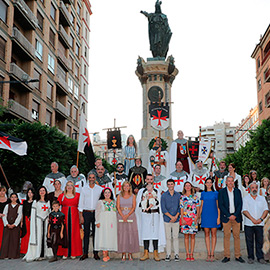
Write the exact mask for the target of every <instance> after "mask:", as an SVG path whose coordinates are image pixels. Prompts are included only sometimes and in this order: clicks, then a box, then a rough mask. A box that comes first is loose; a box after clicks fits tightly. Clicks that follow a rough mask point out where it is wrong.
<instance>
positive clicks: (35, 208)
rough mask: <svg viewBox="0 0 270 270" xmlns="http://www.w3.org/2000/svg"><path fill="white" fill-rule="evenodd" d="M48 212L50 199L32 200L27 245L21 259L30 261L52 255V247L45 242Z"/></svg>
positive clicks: (49, 210)
mask: <svg viewBox="0 0 270 270" xmlns="http://www.w3.org/2000/svg"><path fill="white" fill-rule="evenodd" d="M50 212H51V205H50V201H48V202H43V201H36V200H34V202H33V204H32V209H31V220H30V238H29V245H28V250H27V253H26V255H25V256H24V257H23V260H26V261H27V262H31V261H35V260H39V259H42V258H46V257H48V258H50V257H53V253H52V249H51V248H48V247H47V244H46V241H47V228H48V217H49V214H50Z"/></svg>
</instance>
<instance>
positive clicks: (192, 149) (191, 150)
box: [189, 145, 198, 155]
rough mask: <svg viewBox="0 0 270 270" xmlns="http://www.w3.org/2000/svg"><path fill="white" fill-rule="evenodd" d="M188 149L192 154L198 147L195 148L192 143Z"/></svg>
mask: <svg viewBox="0 0 270 270" xmlns="http://www.w3.org/2000/svg"><path fill="white" fill-rule="evenodd" d="M189 151H190V152H191V154H192V155H194V154H195V152H197V151H198V149H196V148H195V147H194V145H192V148H189Z"/></svg>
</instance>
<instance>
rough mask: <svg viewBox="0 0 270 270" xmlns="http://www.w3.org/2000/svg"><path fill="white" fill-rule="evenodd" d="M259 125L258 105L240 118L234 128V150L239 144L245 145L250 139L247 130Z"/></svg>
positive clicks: (238, 147)
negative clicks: (244, 116)
mask: <svg viewBox="0 0 270 270" xmlns="http://www.w3.org/2000/svg"><path fill="white" fill-rule="evenodd" d="M258 125H259V113H258V106H255V107H254V108H253V109H251V110H250V111H249V114H248V116H247V117H246V118H245V119H242V120H241V122H240V123H239V125H238V126H237V127H236V130H235V150H236V151H238V150H239V149H240V147H241V146H245V145H246V143H247V142H248V141H249V140H250V135H249V131H251V130H255V129H256V128H257V127H258Z"/></svg>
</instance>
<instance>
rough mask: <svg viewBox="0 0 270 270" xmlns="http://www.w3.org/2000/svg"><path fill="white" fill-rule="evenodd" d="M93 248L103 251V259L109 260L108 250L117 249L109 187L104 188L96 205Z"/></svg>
mask: <svg viewBox="0 0 270 270" xmlns="http://www.w3.org/2000/svg"><path fill="white" fill-rule="evenodd" d="M95 215H96V233H95V249H96V250H102V251H103V261H104V262H107V261H109V260H110V257H109V256H108V251H117V246H118V245H117V216H116V204H115V200H114V198H113V193H112V190H111V189H110V188H104V189H103V191H102V193H101V195H100V198H99V201H98V203H97V207H96V212H95Z"/></svg>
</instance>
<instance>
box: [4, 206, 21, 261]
mask: <svg viewBox="0 0 270 270" xmlns="http://www.w3.org/2000/svg"><path fill="white" fill-rule="evenodd" d="M3 214H4V215H5V216H3V223H4V231H3V239H2V247H1V252H0V259H4V258H9V259H18V258H20V232H21V230H20V226H19V225H20V222H21V219H22V206H21V205H19V204H18V203H17V204H15V205H14V204H11V203H9V204H7V205H6V206H5V208H4V211H3ZM8 224H9V225H13V224H14V225H15V227H14V228H12V229H11V228H9V227H8V226H7V225H8Z"/></svg>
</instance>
